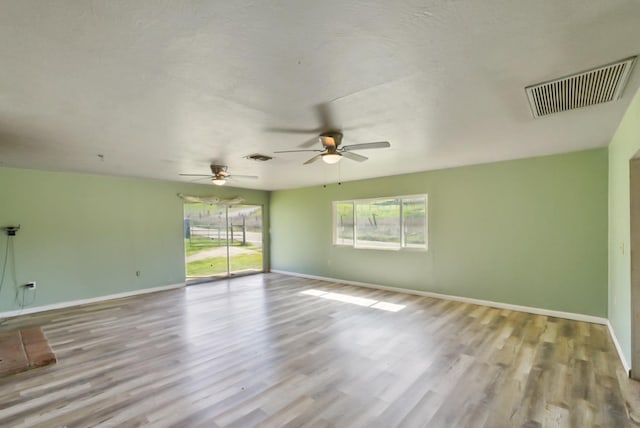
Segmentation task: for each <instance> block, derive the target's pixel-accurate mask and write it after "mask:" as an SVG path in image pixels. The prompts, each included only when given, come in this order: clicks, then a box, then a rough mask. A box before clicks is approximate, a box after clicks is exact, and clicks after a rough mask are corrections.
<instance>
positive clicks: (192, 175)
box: [180, 174, 213, 177]
mask: <svg viewBox="0 0 640 428" xmlns="http://www.w3.org/2000/svg"><path fill="white" fill-rule="evenodd" d="M180 175H181V176H183V177H213V175H211V174H180Z"/></svg>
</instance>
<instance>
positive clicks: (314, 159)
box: [303, 154, 322, 165]
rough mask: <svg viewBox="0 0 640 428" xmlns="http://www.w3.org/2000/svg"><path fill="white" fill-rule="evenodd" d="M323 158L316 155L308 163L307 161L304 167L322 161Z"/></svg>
mask: <svg viewBox="0 0 640 428" xmlns="http://www.w3.org/2000/svg"><path fill="white" fill-rule="evenodd" d="M321 157H322V155H321V154H320V155H315V156H314V157H312V158H311V159H309V160H308V161H306V162H305V163H303V165H309V164H310V163H314V162H315V161H317V160H318V159H320V158H321Z"/></svg>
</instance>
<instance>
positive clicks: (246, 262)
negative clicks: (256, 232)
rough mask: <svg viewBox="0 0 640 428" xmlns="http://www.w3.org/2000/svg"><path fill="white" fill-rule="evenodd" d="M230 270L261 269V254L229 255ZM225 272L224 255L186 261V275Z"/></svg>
mask: <svg viewBox="0 0 640 428" xmlns="http://www.w3.org/2000/svg"><path fill="white" fill-rule="evenodd" d="M229 263H230V265H231V272H238V271H243V270H249V269H255V270H260V271H261V270H262V254H261V253H255V254H240V255H237V256H233V257H231V260H230V261H229ZM226 272H227V258H226V257H211V258H208V259H202V260H197V261H195V262H191V263H187V276H189V277H198V276H210V275H217V274H225V273H226Z"/></svg>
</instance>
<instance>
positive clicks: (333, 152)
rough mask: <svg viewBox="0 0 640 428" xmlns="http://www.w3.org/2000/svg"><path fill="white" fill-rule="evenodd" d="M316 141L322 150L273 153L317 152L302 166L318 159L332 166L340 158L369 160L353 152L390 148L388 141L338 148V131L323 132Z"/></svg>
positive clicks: (340, 136) (358, 160) (339, 141)
mask: <svg viewBox="0 0 640 428" xmlns="http://www.w3.org/2000/svg"><path fill="white" fill-rule="evenodd" d="M318 139H319V140H320V142H321V143H322V146H323V149H322V150H319V149H304V150H281V151H277V152H274V153H293V152H319V154H317V155H315V156H314V157H312V158H311V159H309V160H307V161H306V162H305V163H304V165H307V164H310V163H313V162H315V161H317V160H318V159H322V160H323V161H324V162H325V163H328V164H334V163H338V162H340V160H341V159H342V157H343V156H344V157H345V158H348V159H351V160H354V161H357V162H364V161H366V160H367V159H369V158H368V157H366V156H362V155H359V154H357V153H353V151H354V150H368V149H384V148H388V147H391V144H390V143H389V142H388V141H378V142H375V143H362V144H351V145H348V146H342V147H340V144H342V132H340V131H328V132H323V133H322V134H320V135H319V136H318Z"/></svg>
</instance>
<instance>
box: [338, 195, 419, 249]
mask: <svg viewBox="0 0 640 428" xmlns="http://www.w3.org/2000/svg"><path fill="white" fill-rule="evenodd" d="M420 198H424V205H425V207H424V208H425V215H424V246H416V245H413V246H410V247H407V246H406V242H405V227H404V200H405V199H420ZM388 199H398V200H399V201H400V214H399V221H400V247H399V248H384V247H375V246H366V245H358V244H357V239H356V238H357V236H358V235H357V232H358V219H357V217H356V204H357V203H371V202H374V201H383V200H388ZM338 204H351V207H352V209H353V241H352V243H351V244H343V243H338V242H337V240H338V224H337V220H338V218H337V217H338V209H337V206H338ZM331 210H332V213H331V214H332V219H333V220H332V227H333V232H332V240H331V242H332V243H333V245H334V246H336V247H345V248H355V249H363V250H382V251H427V250H428V249H429V195H427V194H426V193H425V194H417V195H401V196H380V197H377V198H367V199H346V200H341V201H333V202H332V204H331Z"/></svg>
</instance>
